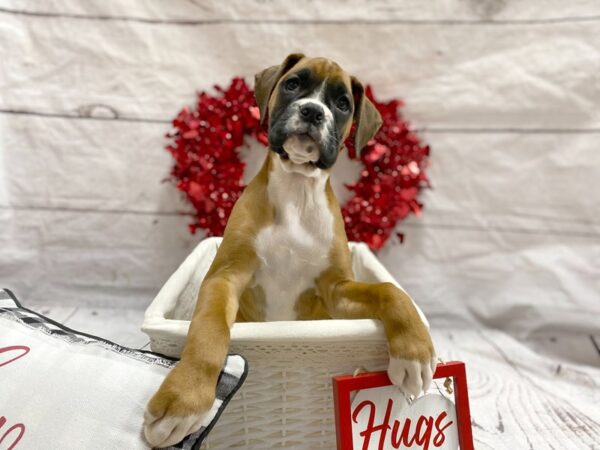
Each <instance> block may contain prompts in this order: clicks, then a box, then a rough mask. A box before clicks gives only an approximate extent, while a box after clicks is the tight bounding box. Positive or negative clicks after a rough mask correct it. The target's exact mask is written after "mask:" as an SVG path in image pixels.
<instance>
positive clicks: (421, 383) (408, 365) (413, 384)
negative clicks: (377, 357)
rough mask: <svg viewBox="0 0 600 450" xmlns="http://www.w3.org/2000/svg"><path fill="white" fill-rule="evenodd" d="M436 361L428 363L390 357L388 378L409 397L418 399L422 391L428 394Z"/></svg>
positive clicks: (433, 359) (432, 360)
mask: <svg viewBox="0 0 600 450" xmlns="http://www.w3.org/2000/svg"><path fill="white" fill-rule="evenodd" d="M435 367H436V359H435V357H434V358H432V359H431V360H430V361H427V362H420V361H418V360H410V359H402V358H395V357H391V356H390V363H389V366H388V370H387V372H388V376H389V377H390V381H391V382H392V383H393V384H394V385H396V386H398V387H399V388H400V390H401V391H402V392H403V393H404V394H405V395H407V396H410V395H412V396H415V397H417V396H418V395H419V394H420V393H421V391H423V392H427V390H428V389H429V386H430V385H431V380H432V379H433V373H434V372H435Z"/></svg>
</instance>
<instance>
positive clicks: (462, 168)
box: [0, 116, 600, 239]
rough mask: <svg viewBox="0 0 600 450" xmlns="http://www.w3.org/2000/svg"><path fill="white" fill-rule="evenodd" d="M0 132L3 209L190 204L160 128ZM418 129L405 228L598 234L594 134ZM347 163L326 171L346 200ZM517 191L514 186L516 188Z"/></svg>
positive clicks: (35, 122) (31, 122)
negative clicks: (411, 209) (424, 184)
mask: <svg viewBox="0 0 600 450" xmlns="http://www.w3.org/2000/svg"><path fill="white" fill-rule="evenodd" d="M0 129H2V130H3V131H5V133H3V136H5V142H6V144H7V145H6V147H5V151H4V153H3V156H2V160H3V166H4V167H5V168H6V169H5V171H4V173H5V174H4V178H3V189H0V207H2V208H5V209H6V208H8V209H20V210H29V209H30V210H40V211H41V210H44V209H57V210H65V211H72V212H76V211H80V212H81V213H85V212H90V211H98V212H102V213H106V214H115V215H121V214H141V215H150V216H154V215H177V214H179V213H181V212H186V211H190V207H189V205H188V204H187V203H186V202H183V201H182V197H181V196H180V194H179V193H178V192H177V190H176V189H175V188H174V187H173V185H172V184H171V183H163V182H162V181H163V180H165V179H166V178H168V174H169V170H170V166H171V156H170V155H169V154H168V153H167V152H166V151H165V150H164V145H165V142H166V141H165V139H164V138H163V133H164V131H165V127H163V126H162V125H159V124H145V123H140V124H135V125H132V124H124V123H120V122H117V123H115V122H88V121H82V122H73V121H70V120H68V119H58V118H52V119H48V118H39V117H36V118H31V117H23V116H10V117H6V116H5V117H2V119H1V120H0ZM422 135H423V138H424V140H425V141H426V142H428V143H429V144H430V145H431V147H432V159H431V166H430V168H429V170H428V174H429V176H430V179H431V183H432V185H433V187H434V189H433V190H430V191H425V192H424V196H423V197H422V199H423V201H424V203H425V205H426V209H425V212H424V215H423V218H422V219H420V220H411V221H408V222H407V223H406V224H404V225H403V230H406V231H407V232H409V231H410V230H411V229H413V228H418V227H437V228H443V227H446V228H452V227H454V228H461V227H462V228H463V229H467V228H471V229H474V230H475V229H479V230H489V231H494V232H496V233H499V234H503V233H505V232H517V233H519V232H521V233H522V234H527V233H529V234H540V233H545V234H548V235H553V236H566V237H576V236H579V237H581V238H582V239H585V238H589V239H597V238H598V237H599V236H600V222H599V221H598V216H597V214H596V213H595V212H596V211H598V210H600V197H598V196H596V195H586V192H600V179H599V178H598V177H597V176H596V169H595V166H596V165H597V164H600V155H599V154H598V152H597V151H596V148H597V147H598V145H600V134H597V135H596V134H593V135H588V134H555V133H531V134H523V133H512V134H507V133H482V134H476V133H465V134H463V133H452V132H448V133H428V132H424V133H422ZM565 149H568V152H567V151H565ZM246 154H248V155H250V156H247V157H245V158H246V160H247V161H248V162H251V161H254V163H258V164H260V162H261V161H262V159H263V157H264V156H263V155H264V149H263V148H262V147H261V146H260V145H257V144H252V146H251V147H249V151H248V152H247V153H246ZM250 165H256V164H250ZM348 167H349V165H348V164H345V165H344V166H343V167H342V165H340V167H339V169H337V168H336V169H334V179H335V180H336V181H335V184H336V186H337V187H338V191H339V192H344V193H345V196H346V197H347V195H348V194H347V191H346V190H345V189H344V188H343V187H342V182H344V183H348V182H351V181H352V179H351V177H350V178H349V177H348V174H349V173H350V172H351V171H352V170H353V169H348ZM342 169H343V170H342ZM516 189H522V191H520V192H519V193H518V195H516V194H517V192H516V191H515V190H516ZM549 192H552V195H551V196H549V195H548V193H549Z"/></svg>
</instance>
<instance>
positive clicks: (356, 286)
mask: <svg viewBox="0 0 600 450" xmlns="http://www.w3.org/2000/svg"><path fill="white" fill-rule="evenodd" d="M324 300H325V304H326V306H327V308H328V310H329V312H330V314H331V316H332V317H333V318H344V319H367V318H374V319H379V320H381V322H382V323H383V328H384V330H385V334H386V337H387V341H388V348H389V353H390V363H389V366H388V375H389V377H390V380H391V381H392V383H394V384H395V385H396V386H399V387H400V388H401V389H402V390H403V391H404V393H405V394H408V395H415V396H417V395H419V393H420V392H421V390H423V391H426V390H427V389H428V388H429V385H430V383H431V380H432V377H433V372H434V371H435V366H436V356H435V350H434V348H433V343H432V341H431V336H430V335H429V330H428V329H427V327H426V326H425V324H424V323H423V321H422V320H421V317H420V316H419V313H418V311H417V309H416V308H415V306H414V304H413V302H412V300H411V299H410V297H409V296H408V295H407V294H406V293H405V292H404V291H402V290H401V289H399V288H398V287H397V286H395V285H393V284H392V283H360V282H356V281H351V280H344V281H339V282H337V283H335V284H333V285H330V287H329V289H328V290H327V291H326V294H325V295H324Z"/></svg>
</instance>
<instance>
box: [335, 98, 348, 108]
mask: <svg viewBox="0 0 600 450" xmlns="http://www.w3.org/2000/svg"><path fill="white" fill-rule="evenodd" d="M335 106H337V108H338V109H339V110H340V111H348V110H349V109H350V101H349V100H348V98H347V97H340V98H339V99H338V101H337V102H336V103H335Z"/></svg>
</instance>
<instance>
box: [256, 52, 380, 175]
mask: <svg viewBox="0 0 600 450" xmlns="http://www.w3.org/2000/svg"><path fill="white" fill-rule="evenodd" d="M255 94H256V99H257V103H258V105H259V108H260V110H261V117H262V118H263V119H264V117H265V116H266V115H267V111H268V116H269V147H270V149H271V150H272V151H274V152H275V153H277V154H279V157H280V158H281V159H282V161H284V162H285V164H284V167H287V168H288V169H289V170H290V171H294V172H299V173H303V174H305V175H315V174H316V173H318V172H319V171H320V170H327V169H329V168H331V167H332V166H333V164H334V163H335V161H336V159H337V156H338V153H339V151H340V149H341V148H342V146H343V143H344V141H345V139H346V138H347V137H348V134H349V133H350V129H351V127H352V122H353V120H355V121H356V122H357V150H360V148H362V146H364V145H365V144H366V142H367V141H368V140H369V139H371V137H372V136H373V135H374V134H375V132H376V131H377V129H378V128H379V126H380V124H381V118H380V116H379V113H378V112H377V110H376V109H375V107H374V106H373V105H372V103H371V102H370V101H369V100H368V99H367V98H366V97H365V96H364V90H363V87H362V84H361V83H360V82H359V81H358V80H357V79H356V78H354V77H351V76H349V75H348V74H346V72H344V70H342V68H341V67H340V66H339V65H338V64H336V63H335V62H333V61H330V60H328V59H325V58H307V57H305V56H304V55H301V54H292V55H289V56H288V57H287V58H286V59H285V61H284V62H283V63H282V64H281V65H279V66H274V67H270V68H268V69H265V70H264V71H262V72H261V73H259V74H258V75H257V76H256V84H255ZM355 99H356V104H355ZM359 133H360V138H359Z"/></svg>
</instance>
